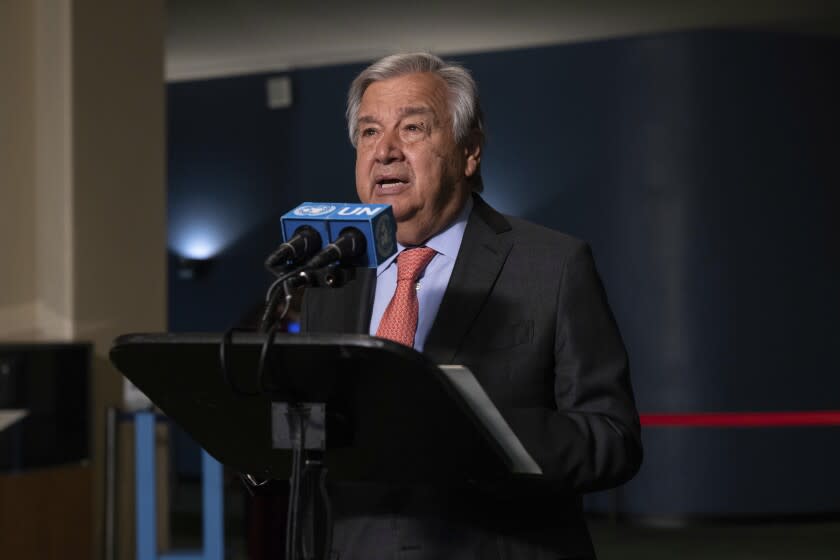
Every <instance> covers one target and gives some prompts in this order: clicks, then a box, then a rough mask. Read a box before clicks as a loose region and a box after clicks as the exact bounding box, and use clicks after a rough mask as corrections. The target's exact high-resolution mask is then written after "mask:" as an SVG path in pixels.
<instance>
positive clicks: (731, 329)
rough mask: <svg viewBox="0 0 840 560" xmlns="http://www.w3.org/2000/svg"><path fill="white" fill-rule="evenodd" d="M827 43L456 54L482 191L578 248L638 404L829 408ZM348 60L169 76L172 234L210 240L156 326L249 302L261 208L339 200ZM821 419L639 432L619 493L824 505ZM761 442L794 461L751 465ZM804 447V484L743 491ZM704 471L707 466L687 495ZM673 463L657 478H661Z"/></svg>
mask: <svg viewBox="0 0 840 560" xmlns="http://www.w3.org/2000/svg"><path fill="white" fill-rule="evenodd" d="M838 55H840V47H838V42H837V41H830V40H827V39H817V38H808V37H800V36H790V35H779V34H771V33H757V32H737V31H730V32H692V33H675V34H665V35H656V36H648V37H640V38H631V39H621V40H611V41H603V42H595V43H585V44H576V45H564V46H556V47H547V48H539V49H525V50H516V51H505V52H493V53H483V54H475V55H468V56H460V57H455V58H456V59H457V60H460V61H462V62H464V63H465V64H466V66H468V67H469V68H470V69H471V70H472V71H473V74H474V76H475V77H476V79H477V81H478V82H479V87H480V90H481V92H482V102H483V105H484V109H485V113H486V116H487V122H488V130H489V141H488V145H487V147H486V150H485V153H484V160H483V163H482V167H483V176H484V182H485V185H486V196H485V197H486V198H487V199H488V201H489V202H490V203H491V204H493V205H495V206H496V207H498V208H499V209H501V210H503V211H505V212H508V213H512V214H516V215H519V216H523V217H526V218H528V219H531V220H534V221H536V222H540V223H542V224H545V225H547V226H550V227H554V228H556V229H560V230H563V231H567V232H569V233H572V234H574V235H577V236H579V237H582V238H584V239H587V240H589V241H590V242H591V243H592V246H593V249H594V252H595V256H596V259H597V262H598V264H599V268H600V270H601V273H602V275H603V277H604V281H605V284H606V286H607V291H608V293H609V294H610V299H611V303H612V306H613V309H614V311H615V314H616V317H617V319H618V321H619V325H620V327H621V329H622V332H623V334H624V337H625V340H626V342H627V346H628V349H629V351H630V355H631V364H632V367H633V381H634V385H635V387H636V392H637V400H638V403H639V408H640V410H642V411H644V412H669V411H670V412H687V411H719V410H732V411H742V410H803V409H829V408H836V406H837V395H840V376H837V375H835V373H836V367H835V366H834V361H833V360H834V354H833V352H834V350H833V349H834V348H837V347H840V329H839V328H838V326H837V317H838V316H839V315H840V295H838V293H840V292H838V290H837V289H836V286H837V285H838V284H840V270H838V258H837V257H838V239H840V236H838V226H837V222H836V220H835V219H834V217H835V216H836V215H837V211H838V208H839V207H840V204H838V185H840V181H838V179H840V167H838V164H837V163H836V160H837V159H838V154H840V144H839V143H838V138H840V135H838V132H837V131H838V130H840V111H838V108H837V100H838V99H840V86H838V83H837V80H836V75H837V60H840V58H838ZM361 68H362V65H349V66H337V67H329V68H318V69H311V70H301V71H295V72H290V73H288V75H289V76H290V77H291V78H292V81H293V84H294V96H295V101H294V105H293V106H292V107H291V108H289V109H283V110H274V111H271V110H268V109H266V108H265V78H266V77H267V76H249V77H242V78H233V79H225V80H211V81H204V82H190V83H178V84H173V85H170V86H169V140H170V143H169V162H170V171H169V193H170V199H169V201H170V207H169V208H170V214H169V224H170V240H171V245H172V247H173V249H174V248H175V246H176V245H177V244H178V242H177V239H176V238H178V237H179V236H181V235H182V233H183V230H185V229H186V228H188V224H189V223H191V222H192V221H193V220H197V221H199V222H201V221H203V220H207V221H208V222H212V223H214V224H215V226H216V227H218V228H220V230H221V231H224V232H226V233H225V237H230V244H229V245H227V246H226V247H225V248H224V250H223V251H222V252H221V254H219V255H218V257H217V258H216V259H215V260H214V262H213V263H212V267H211V269H210V270H208V274H207V275H206V276H204V277H202V278H198V279H195V280H192V281H184V280H179V279H178V278H177V277H176V275H175V267H174V266H173V267H172V270H171V272H170V284H169V286H170V315H169V319H170V327H171V329H172V330H221V329H224V328H226V327H227V326H229V325H231V324H232V323H233V322H234V321H236V320H237V319H238V318H240V317H241V316H242V315H244V314H246V313H247V311H248V309H249V307H251V306H254V305H257V304H258V302H259V300H260V298H261V296H262V291H263V289H264V287H265V285H266V283H267V281H268V278H267V276H266V274H264V273H263V272H262V270H261V262H262V259H263V257H264V256H265V255H266V254H267V253H268V252H269V251H270V250H271V248H272V247H273V246H274V245H275V244H276V243H277V242H278V238H279V229H278V228H277V218H278V217H279V215H280V214H281V213H282V212H283V211H285V210H287V209H288V208H290V207H292V206H294V205H296V204H297V203H299V202H302V201H304V200H330V199H332V200H354V199H355V191H354V186H353V181H354V179H353V157H354V156H353V151H352V148H351V146H350V144H349V142H348V140H347V137H346V132H345V128H344V126H345V125H344V119H343V110H344V96H345V92H346V88H347V86H348V84H349V82H350V81H351V80H352V78H353V76H354V75H355V74H356V73H357V72H358V71H359V70H360V69H361ZM173 265H174V257H173ZM837 430H838V429H821V430H812V429H804V428H803V429H801V430H799V431H794V433H793V436H791V435H790V432H784V434H783V433H782V432H780V431H773V430H770V431H768V430H763V429H759V430H753V431H745V432H732V431H728V432H725V433H722V432H721V433H718V432H715V431H713V430H685V429H680V430H676V432H674V431H673V430H670V431H669V429H659V430H657V429H646V430H645V442H646V445H647V456H648V460H647V463H646V465H645V466H644V467H643V470H642V473H641V474H640V475H639V477H637V479H636V480H634V481H633V482H632V483H631V484H630V485H628V486H627V487H626V489H625V501H626V503H625V505H624V508H625V509H627V510H628V511H633V512H637V513H673V512H688V513H692V512H699V513H704V512H715V511H730V512H743V511H748V510H751V509H755V510H758V511H765V510H767V511H802V510H809V509H810V510H814V509H817V510H824V509H826V508H827V505H828V504H830V503H834V504H837V503H840V484H838V483H837V482H827V479H826V477H827V476H829V474H828V473H830V472H832V470H831V469H833V472H840V452H838V451H836V448H837V446H836V445H830V442H831V440H832V438H834V440H836V438H837V436H838V435H840V433H839V432H838V431H837ZM783 436H784V437H786V438H787V439H785V440H777V439H774V438H779V437H783ZM733 438H734V439H733ZM774 441H775V442H776V443H777V444H778V445H783V447H781V448H782V449H790V450H791V451H792V452H795V455H794V459H793V460H790V461H781V462H779V461H776V462H775V463H774V464H775V467H774V466H772V465H770V463H772V462H773V461H774V454H775V453H778V452H779V449H780V448H779V447H777V446H776V445H772V444H771V443H769V442H774ZM723 442H728V443H723ZM791 442H795V443H796V445H793V443H791ZM790 445H793V447H790ZM721 446H723V447H721ZM825 447H829V448H830V449H832V451H830V452H829V453H828V454H827V457H828V459H824V460H823V463H822V464H823V465H825V467H826V468H825V469H822V470H820V471H819V473H820V474H818V475H817V476H815V477H810V479H809V480H807V481H805V482H804V483H802V482H801V481H800V482H801V484H804V485H805V488H804V489H802V488H799V489H795V488H793V486H791V487H790V488H785V487H783V488H782V492H781V494H776V497H775V498H774V499H773V500H766V499H764V500H763V499H762V496H763V495H764V494H765V489H766V488H767V487H768V485H770V484H774V483H775V484H776V487H777V489H778V480H776V479H777V478H778V477H779V476H780V475H781V474H782V471H784V470H785V469H789V468H792V467H791V465H793V466H794V467H795V465H797V464H798V463H797V461H796V460H795V457H796V454H801V453H805V452H806V451H807V450H808V449H812V448H825ZM721 461H723V462H721ZM721 465H723V466H722V467H721ZM734 465H739V468H735V467H734ZM718 467H721V468H722V470H723V471H724V473H730V475H726V476H729V478H727V479H726V480H722V479H721V476H724V475H714V476H712V481H713V482H714V481H717V485H718V488H720V489H721V491H720V492H717V493H715V492H709V490H708V489H709V485H710V484H712V483H711V482H709V484H707V482H708V479H709V476H710V475H709V474H708V473H709V472H716V471H715V469H716V468H718ZM780 469H781V470H780ZM676 472H678V473H679V476H677V475H674V476H677V478H678V479H679V481H682V482H679V481H678V482H677V483H675V484H677V485H678V486H679V488H678V490H674V488H672V487H665V486H663V485H662V484H660V481H661V480H662V477H663V476H665V475H666V474H668V473H676ZM744 472H749V475H748V476H746V478H745V480H744V481H743V482H741V481H740V480H736V479H733V478H732V477H734V476H743V475H742V474H737V473H744ZM733 473H736V474H733ZM679 477H682V478H679ZM698 481H705V482H703V484H700V483H699V482H698ZM791 484H793V483H792V482H791ZM826 484H831V486H830V488H825V486H826ZM732 488H737V489H740V490H738V491H737V492H735V491H734V490H731V489H732ZM725 489H729V490H725ZM797 492H799V494H796V493H797ZM803 492H804V493H805V494H807V495H808V496H812V497H813V496H816V495H818V494H819V496H820V498H819V500H816V501H815V500H814V499H811V498H807V497H806V498H804V499H803V498H802V497H801V495H802V493H803ZM832 500H833V502H832ZM597 501H598V499H597V498H595V499H594V500H593V504H596V507H597ZM835 507H836V506H835Z"/></svg>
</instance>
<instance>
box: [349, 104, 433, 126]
mask: <svg viewBox="0 0 840 560" xmlns="http://www.w3.org/2000/svg"><path fill="white" fill-rule="evenodd" d="M398 113H399V115H400V118H401V119H402V118H405V117H410V116H413V115H428V114H431V115H432V116H434V111H432V109H431V108H429V107H424V106H416V107H411V106H409V107H400V109H399V111H398ZM435 120H437V119H435ZM356 122H358V123H379V120H378V119H376V118H375V117H372V116H370V115H362V116H361V117H359V120H358V121H356Z"/></svg>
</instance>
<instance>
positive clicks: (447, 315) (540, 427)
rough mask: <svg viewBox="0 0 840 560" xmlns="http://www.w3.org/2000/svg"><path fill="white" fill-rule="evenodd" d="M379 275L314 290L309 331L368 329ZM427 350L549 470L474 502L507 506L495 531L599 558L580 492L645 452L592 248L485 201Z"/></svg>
mask: <svg viewBox="0 0 840 560" xmlns="http://www.w3.org/2000/svg"><path fill="white" fill-rule="evenodd" d="M375 281H376V279H375V273H374V271H372V270H370V271H366V272H365V273H363V274H362V275H361V278H357V280H356V281H355V282H351V283H350V284H348V285H347V286H345V287H344V288H341V289H338V290H324V289H319V290H311V291H310V292H309V293H307V294H306V295H305V296H304V307H303V329H304V330H305V331H307V332H345V333H346V332H356V333H367V331H368V325H369V322H370V313H371V307H372V301H373V294H374V286H375ZM424 353H425V354H426V355H427V356H428V357H430V358H431V359H432V360H433V361H434V362H436V363H440V364H463V365H466V366H467V367H469V369H470V370H471V371H472V372H473V373H474V374H475V376H476V378H477V379H478V381H479V382H480V383H481V384H482V386H483V387H484V389H485V390H486V392H487V393H488V395H489V396H490V398H491V399H492V400H493V401H494V403H495V404H496V406H497V407H498V408H499V410H500V411H501V412H502V414H503V416H504V417H505V419H506V420H507V421H508V423H509V424H510V426H511V428H512V429H513V430H514V432H515V433H516V434H517V435H518V436H519V438H520V439H521V441H522V442H523V444H524V445H525V447H526V449H527V450H528V451H529V452H530V454H531V455H532V456H533V457H534V459H535V460H536V461H537V463H538V464H539V465H540V466H541V468H542V470H543V472H544V474H545V481H543V482H541V483H540V484H539V485H538V486H537V488H536V491H533V492H532V491H531V490H534V489H533V488H532V489H529V488H526V487H524V486H523V487H516V486H511V487H510V488H506V489H505V488H501V489H500V488H495V489H493V490H492V491H488V492H481V496H480V497H478V498H477V499H476V503H477V506H476V507H477V508H480V509H481V511H482V512H484V513H486V512H487V511H491V510H493V509H494V507H496V506H498V513H499V515H497V516H494V521H493V524H494V530H495V531H497V532H498V531H501V532H505V531H504V529H505V527H504V526H505V525H506V521H505V518H506V517H508V518H510V523H511V524H512V525H518V526H519V529H521V530H524V531H526V532H527V527H522V525H523V519H524V520H525V521H524V524H525V525H528V524H530V526H531V527H532V528H534V526H535V525H539V526H540V527H539V528H541V529H544V530H545V531H549V532H552V531H553V533H554V536H555V537H556V538H549V539H548V540H549V541H551V542H552V543H553V544H551V545H549V547H550V548H552V549H553V550H554V551H556V552H560V553H561V554H566V555H568V556H569V557H571V556H586V555H587V554H590V553H591V544H590V543H589V539H588V534H587V533H586V529H585V525H584V524H583V522H582V518H581V514H580V494H581V493H582V492H585V491H591V490H598V489H604V488H609V487H612V486H615V485H617V484H621V483H622V482H624V481H626V480H628V479H629V478H631V477H632V476H633V475H634V474H635V473H636V471H637V470H638V468H639V465H640V464H641V458H642V450H641V437H640V428H639V418H638V414H637V412H636V408H635V403H634V399H633V393H632V389H631V386H630V378H629V373H628V360H627V354H626V352H625V349H624V345H623V343H622V341H621V337H620V334H619V332H618V328H617V327H616V324H615V321H614V319H613V316H612V313H611V312H610V309H609V307H608V304H607V299H606V294H605V293H604V289H603V286H602V284H601V281H600V279H599V277H598V274H597V272H596V270H595V265H594V262H593V259H592V255H591V251H590V250H589V247H588V246H587V245H586V244H585V243H583V242H581V241H579V240H576V239H574V238H572V237H570V236H568V235H565V234H562V233H558V232H555V231H552V230H549V229H546V228H543V227H541V226H537V225H535V224H531V223H529V222H526V221H523V220H520V219H516V218H511V217H505V216H502V215H501V214H499V213H498V212H496V211H495V210H493V209H492V208H491V207H490V206H488V205H487V204H486V203H485V202H484V201H483V200H482V199H481V198H480V197H478V196H476V197H475V206H474V209H473V211H472V214H471V215H470V218H469V221H468V224H467V228H466V231H465V233H464V238H463V242H462V245H461V249H460V251H459V253H458V257H457V259H456V262H455V267H454V270H453V272H452V277H451V279H450V281H449V285H448V287H447V290H446V293H445V295H444V298H443V301H442V302H441V305H440V309H439V311H438V314H437V317H436V319H435V322H434V324H433V326H432V329H431V331H430V333H429V336H428V338H427V341H426V347H425V351H424ZM494 495H498V499H496V498H494ZM468 499H469V498H468ZM362 501H363V500H362ZM523 512H527V513H528V514H527V515H524V516H523ZM359 513H360V514H362V513H363V512H359ZM459 515H461V517H462V518H464V519H465V520H466V521H467V522H469V518H470V513H469V511H467V512H466V513H464V512H461V514H459ZM545 531H543V532H545ZM519 532H520V533H521V532H522V531H519ZM538 532H539V531H538ZM543 536H545V535H543ZM549 536H550V535H549ZM540 538H542V537H540ZM526 540H527V539H526ZM543 540H545V539H543ZM527 554H528V553H523V554H522V556H526V555H527ZM513 556H516V555H515V554H514V555H513Z"/></svg>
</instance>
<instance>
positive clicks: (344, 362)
mask: <svg viewBox="0 0 840 560" xmlns="http://www.w3.org/2000/svg"><path fill="white" fill-rule="evenodd" d="M111 360H112V361H113V363H114V364H115V365H116V367H117V368H118V369H119V370H120V371H121V372H122V373H123V374H124V375H125V376H126V377H128V378H129V379H130V380H131V381H132V383H134V384H135V385H136V386H137V387H138V388H139V389H140V390H141V391H143V392H144V393H145V394H146V395H147V396H148V397H149V398H150V399H151V400H152V402H153V403H155V404H156V405H157V406H158V407H159V408H160V409H161V410H162V411H163V412H164V413H166V414H167V415H168V416H170V417H171V418H172V419H173V420H174V421H175V422H176V423H178V424H179V425H180V426H181V427H182V428H183V429H184V430H186V431H187V432H188V433H189V434H190V435H192V437H193V438H195V440H196V441H197V442H198V443H199V444H200V445H201V446H202V447H203V448H204V449H205V450H206V451H207V452H208V453H210V454H211V455H212V456H213V457H215V458H216V459H217V460H219V461H220V462H221V463H223V464H225V465H227V466H229V467H231V468H233V469H235V470H237V471H239V472H241V473H245V474H248V475H251V476H253V477H257V478H260V479H286V478H288V477H289V476H290V473H291V472H292V471H291V462H292V456H293V454H292V452H291V451H290V450H289V447H292V446H293V444H294V443H295V442H297V443H298V444H303V445H304V446H305V447H306V448H307V449H313V450H317V451H318V452H319V453H321V455H320V457H321V459H320V460H321V461H322V462H323V463H324V464H325V465H326V466H327V467H328V468H329V476H330V479H331V480H341V481H370V482H373V481H375V482H388V483H404V484H427V483H433V484H460V483H465V482H467V481H470V480H481V479H497V478H500V477H505V476H507V475H509V474H511V473H520V474H524V475H528V474H531V475H538V474H539V467H537V466H536V463H534V462H533V460H532V459H531V458H530V457H529V456H528V455H527V452H525V450H524V448H522V446H521V444H519V442H518V440H516V438H515V436H514V435H513V433H512V432H511V431H510V429H509V428H508V427H507V425H506V424H505V423H504V420H502V418H501V415H499V414H498V411H496V410H495V408H494V407H493V405H492V403H491V402H490V401H489V399H488V398H487V396H486V395H485V394H484V393H483V391H482V390H481V388H480V385H478V384H477V383H476V382H475V380H474V379H473V378H472V376H471V374H470V373H469V372H468V371H466V370H464V371H460V372H453V371H451V370H446V369H443V368H439V367H438V366H436V365H435V364H433V363H432V362H431V361H429V360H428V359H427V358H426V357H425V356H423V355H422V354H420V353H418V352H416V351H414V350H413V349H411V348H407V347H405V346H401V345H399V344H395V343H393V342H390V341H387V340H383V339H379V338H375V337H370V336H365V335H316V334H305V335H304V334H300V335H291V334H278V335H276V336H273V337H269V338H267V335H265V334H261V333H254V332H233V333H226V334H225V335H221V334H132V335H124V336H121V337H119V338H117V339H116V340H115V342H114V345H113V348H112V350H111ZM301 404H304V405H306V407H307V410H308V414H310V416H309V421H308V423H307V425H306V428H305V429H304V430H303V431H301V432H299V435H303V436H304V437H303V438H298V437H297V436H296V435H295V433H296V432H295V429H294V427H293V426H291V425H290V414H289V410H290V407H296V406H298V405H301ZM299 439H304V440H305V444H304V443H302V442H301V441H299Z"/></svg>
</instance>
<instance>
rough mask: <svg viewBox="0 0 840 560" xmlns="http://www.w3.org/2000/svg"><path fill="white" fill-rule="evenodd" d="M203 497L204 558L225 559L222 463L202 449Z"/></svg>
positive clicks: (207, 559)
mask: <svg viewBox="0 0 840 560" xmlns="http://www.w3.org/2000/svg"><path fill="white" fill-rule="evenodd" d="M201 498H202V509H203V510H204V511H203V519H202V524H203V549H204V550H202V553H203V554H202V556H203V558H204V560H223V559H224V548H225V547H224V543H225V523H224V486H223V483H222V465H221V463H219V462H218V461H216V460H215V459H214V458H213V457H211V456H210V455H209V454H208V453H207V452H206V451H204V450H202V451H201Z"/></svg>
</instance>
